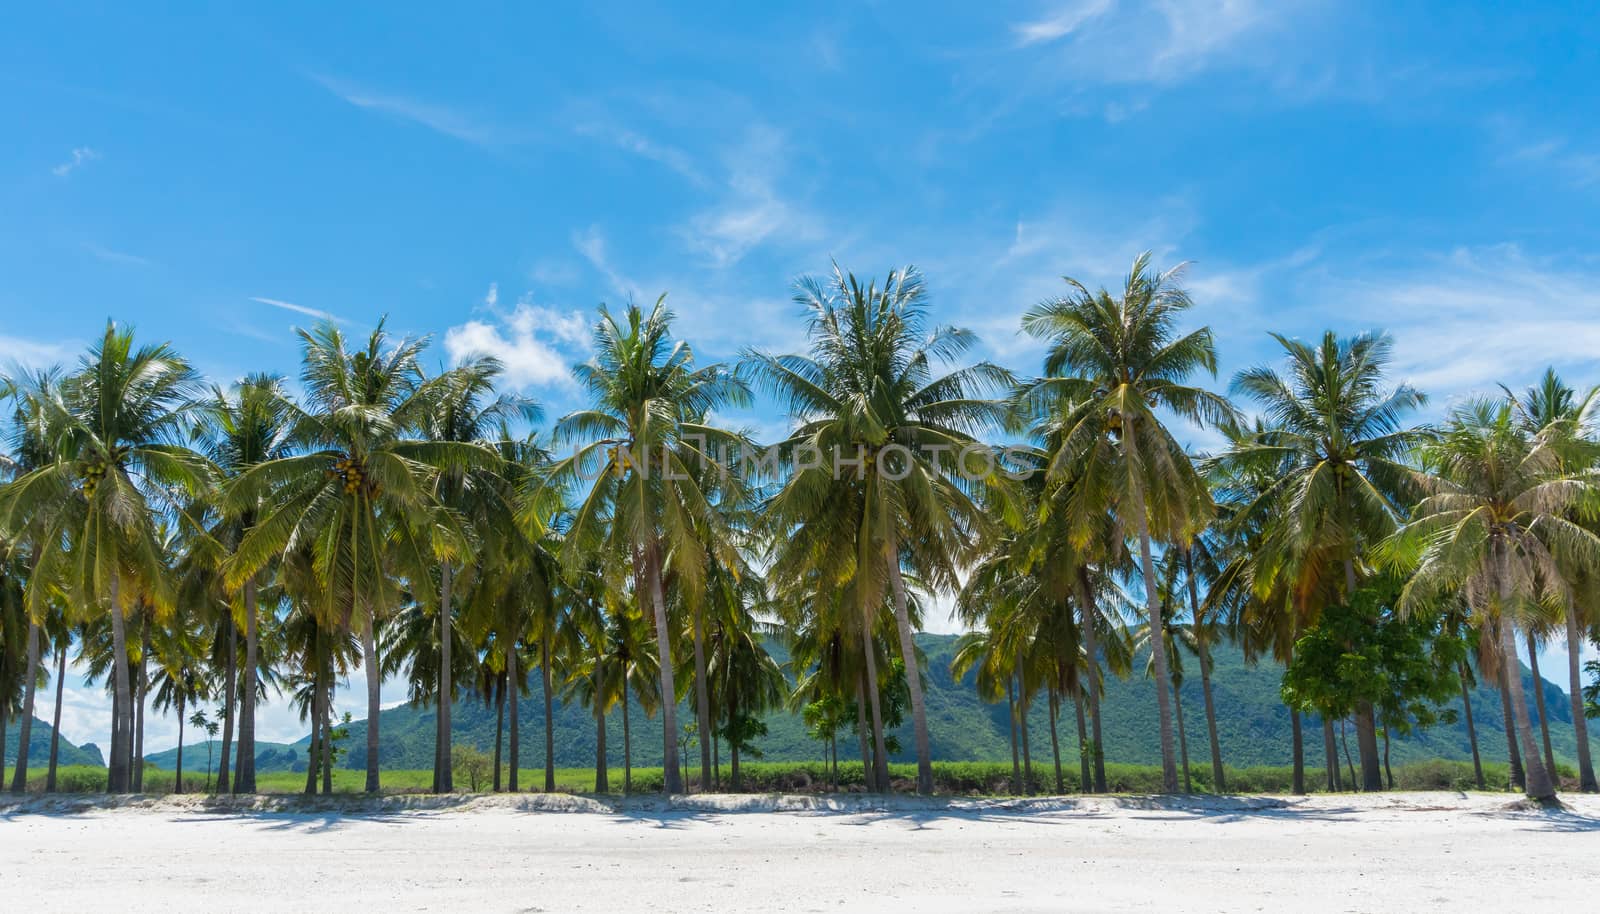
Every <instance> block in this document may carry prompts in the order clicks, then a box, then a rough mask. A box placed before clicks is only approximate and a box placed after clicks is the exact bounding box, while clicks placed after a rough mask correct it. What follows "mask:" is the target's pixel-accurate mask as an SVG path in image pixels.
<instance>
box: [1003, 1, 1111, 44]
mask: <svg viewBox="0 0 1600 914" xmlns="http://www.w3.org/2000/svg"><path fill="white" fill-rule="evenodd" d="M1114 3H1115V0H1079V2H1075V3H1067V4H1065V5H1063V6H1061V7H1060V8H1059V9H1057V10H1055V11H1054V12H1053V13H1051V14H1050V15H1048V16H1046V17H1045V18H1043V19H1036V20H1034V21H1032V22H1024V23H1021V24H1019V25H1016V26H1013V27H1012V31H1014V32H1016V33H1017V42H1018V43H1019V44H1024V45H1029V44H1038V43H1039V42H1045V41H1055V40H1056V39H1058V38H1065V37H1066V36H1068V35H1070V34H1072V33H1073V32H1075V31H1077V30H1078V29H1079V28H1080V27H1081V26H1082V25H1083V24H1084V23H1086V22H1088V21H1089V20H1091V19H1093V18H1095V17H1096V16H1099V15H1101V14H1102V13H1104V12H1106V11H1107V10H1109V9H1111V7H1112V5H1113V4H1114Z"/></svg>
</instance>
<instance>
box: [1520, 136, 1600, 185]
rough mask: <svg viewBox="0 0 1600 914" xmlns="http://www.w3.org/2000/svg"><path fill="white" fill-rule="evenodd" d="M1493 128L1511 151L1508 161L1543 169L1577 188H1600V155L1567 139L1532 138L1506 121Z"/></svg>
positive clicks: (1554, 137) (1562, 137)
mask: <svg viewBox="0 0 1600 914" xmlns="http://www.w3.org/2000/svg"><path fill="white" fill-rule="evenodd" d="M1494 129H1495V132H1496V133H1497V134H1498V135H1499V136H1500V138H1501V140H1500V142H1501V144H1502V145H1503V146H1505V147H1506V148H1507V149H1508V150H1509V151H1508V152H1507V154H1506V159H1507V160H1508V161H1510V162H1514V163H1517V164H1519V165H1522V166H1525V167H1532V168H1535V169H1540V170H1543V171H1545V172H1547V173H1549V174H1551V175H1554V176H1555V177H1556V178H1557V179H1558V180H1559V181H1561V182H1562V183H1565V184H1571V185H1573V186H1575V187H1583V188H1588V187H1594V186H1596V185H1600V152H1596V151H1594V150H1593V149H1585V148H1582V147H1581V146H1580V145H1579V144H1578V143H1575V142H1574V141H1573V140H1572V139H1570V138H1568V137H1565V136H1545V137H1535V138H1530V137H1529V136H1528V135H1527V134H1526V133H1525V132H1523V131H1520V130H1514V129H1513V128H1512V127H1510V126H1509V125H1507V124H1505V123H1503V122H1502V123H1501V124H1500V126H1498V127H1496V128H1494Z"/></svg>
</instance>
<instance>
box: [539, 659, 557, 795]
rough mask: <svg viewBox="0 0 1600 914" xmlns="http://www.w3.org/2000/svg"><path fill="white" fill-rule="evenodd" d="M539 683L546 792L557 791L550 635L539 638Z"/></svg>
mask: <svg viewBox="0 0 1600 914" xmlns="http://www.w3.org/2000/svg"><path fill="white" fill-rule="evenodd" d="M539 677H540V679H539V681H540V685H542V686H543V687H544V792H545V793H555V791H556V711H555V706H556V705H555V702H556V700H555V688H554V684H553V682H552V679H553V676H552V674H551V670H550V633H549V632H545V633H544V634H543V635H542V636H540V638H539Z"/></svg>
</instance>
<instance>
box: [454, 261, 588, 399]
mask: <svg viewBox="0 0 1600 914" xmlns="http://www.w3.org/2000/svg"><path fill="white" fill-rule="evenodd" d="M499 299H500V290H499V286H498V285H494V284H491V285H490V286H489V293H488V295H486V296H485V297H484V306H485V308H486V309H487V310H488V311H490V312H491V313H493V314H494V315H495V319H494V320H493V321H488V320H470V321H467V322H466V323H464V324H458V325H457V326H454V327H451V328H450V329H449V330H446V331H445V335H444V348H445V352H447V353H449V355H450V359H451V361H452V362H456V363H460V362H461V361H463V360H465V359H467V358H469V357H471V356H475V355H487V356H493V357H494V358H496V359H499V360H500V362H501V363H502V364H503V365H504V366H505V379H506V381H507V382H508V383H510V384H511V385H513V386H516V387H528V386H548V385H570V384H572V375H571V373H570V371H569V366H570V365H571V364H572V363H573V361H575V358H574V355H575V354H576V353H579V352H582V351H583V349H584V347H585V344H586V343H587V341H588V338H589V329H590V324H589V320H588V318H586V317H585V316H584V315H583V314H581V313H579V312H577V311H560V310H557V309H555V308H549V307H545V306H543V305H536V304H534V303H533V302H532V301H531V299H529V298H528V297H526V296H525V297H524V298H523V299H522V300H521V301H519V302H517V305H516V307H515V308H513V309H512V310H511V312H510V313H509V314H505V313H501V312H499V310H498V309H497V305H498V303H499Z"/></svg>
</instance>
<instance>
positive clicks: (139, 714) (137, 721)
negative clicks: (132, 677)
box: [132, 617, 150, 793]
mask: <svg viewBox="0 0 1600 914" xmlns="http://www.w3.org/2000/svg"><path fill="white" fill-rule="evenodd" d="M139 632H140V635H139V638H140V645H139V682H138V684H137V689H136V691H137V692H138V696H139V697H138V702H139V703H138V704H137V705H135V706H134V729H133V763H132V765H133V792H134V793H144V709H145V705H147V704H149V698H150V676H149V667H148V661H149V659H150V623H149V622H148V621H147V620H145V619H144V618H142V617H141V618H140V620H139Z"/></svg>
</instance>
